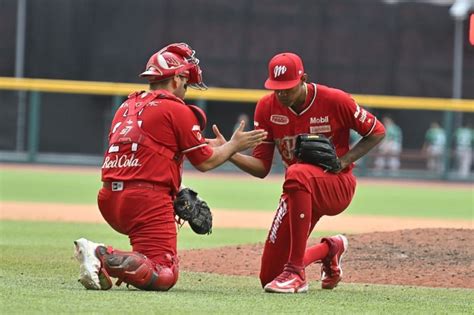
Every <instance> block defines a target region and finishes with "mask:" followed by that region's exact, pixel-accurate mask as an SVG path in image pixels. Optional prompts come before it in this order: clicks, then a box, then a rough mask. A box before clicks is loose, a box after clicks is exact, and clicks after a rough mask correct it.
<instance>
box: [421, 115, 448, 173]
mask: <svg viewBox="0 0 474 315" xmlns="http://www.w3.org/2000/svg"><path fill="white" fill-rule="evenodd" d="M445 146H446V133H445V132H444V129H443V128H441V126H440V125H439V123H438V122H437V121H433V122H432V123H431V125H430V128H429V129H428V130H427V131H426V134H425V143H424V144H423V152H424V153H425V154H426V157H427V164H426V166H427V168H428V170H430V171H434V172H437V173H441V172H443V170H444V161H443V153H444V149H445Z"/></svg>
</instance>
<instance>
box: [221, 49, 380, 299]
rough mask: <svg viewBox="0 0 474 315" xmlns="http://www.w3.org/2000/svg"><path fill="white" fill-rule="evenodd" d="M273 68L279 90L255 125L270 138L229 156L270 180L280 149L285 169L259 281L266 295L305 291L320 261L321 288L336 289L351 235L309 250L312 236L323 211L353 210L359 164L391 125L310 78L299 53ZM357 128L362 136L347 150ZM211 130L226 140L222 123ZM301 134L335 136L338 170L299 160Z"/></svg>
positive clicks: (276, 60)
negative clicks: (307, 269)
mask: <svg viewBox="0 0 474 315" xmlns="http://www.w3.org/2000/svg"><path fill="white" fill-rule="evenodd" d="M268 73H269V75H268V79H267V80H266V82H265V88H267V89H270V90H273V91H274V92H273V93H271V94H269V95H266V96H264V97H263V98H262V99H260V101H259V102H258V103H257V106H256V109H255V117H254V120H255V122H254V124H255V128H256V129H257V130H266V131H267V132H268V137H267V138H266V139H265V141H264V142H263V143H262V144H260V145H258V146H257V147H256V148H255V150H254V151H253V155H252V156H247V155H243V154H240V153H238V154H235V155H234V156H232V158H231V159H230V160H231V161H232V162H233V163H234V164H235V165H237V166H238V167H239V168H240V169H242V170H243V171H245V172H247V173H249V174H251V175H253V176H256V177H260V178H264V177H265V176H266V175H267V174H268V173H269V171H270V168H271V165H272V160H273V152H274V148H275V146H276V147H277V148H278V151H279V152H280V154H281V157H282V160H283V163H284V164H285V166H286V172H285V182H284V183H283V192H282V195H281V198H280V202H279V205H278V209H277V211H276V214H275V217H274V220H273V224H272V226H271V228H270V231H269V233H268V237H267V240H266V243H265V248H264V251H263V256H262V261H261V270H260V281H261V284H262V286H263V287H264V289H265V291H266V292H279V293H300V292H306V291H307V290H308V284H307V279H306V275H305V267H306V266H308V265H309V264H312V263H314V262H322V269H321V281H322V288H323V289H333V288H334V287H335V286H336V285H337V284H338V282H339V281H340V280H341V276H342V268H341V258H342V256H343V254H344V252H345V251H346V250H347V246H348V241H347V238H346V237H345V236H343V235H336V236H332V237H326V238H323V239H322V241H321V243H320V244H317V245H315V246H313V247H309V248H307V247H306V244H307V239H308V237H309V235H310V234H311V232H312V230H313V228H314V226H315V225H316V223H317V222H318V220H319V219H320V218H321V217H322V216H323V215H330V216H333V215H337V214H339V213H341V212H342V211H344V209H346V208H347V207H348V205H349V203H350V202H351V200H352V197H353V195H354V191H355V187H356V179H355V177H354V175H353V174H352V168H353V166H354V164H353V163H354V162H355V161H356V160H357V159H359V158H360V157H362V156H363V155H365V154H366V153H367V152H369V150H371V149H372V148H373V147H374V146H375V145H376V144H377V143H379V142H380V141H381V140H382V139H383V137H384V134H385V129H384V127H383V125H382V124H381V123H380V122H379V121H378V120H377V118H376V117H375V116H373V115H372V114H371V113H369V112H368V111H366V110H365V109H363V108H362V107H360V106H359V105H358V104H357V103H356V102H355V101H354V100H353V99H352V98H351V97H350V95H348V94H347V93H345V92H343V91H341V90H338V89H334V88H330V87H327V86H324V85H321V84H315V83H310V82H308V75H307V74H306V73H305V71H304V68H303V62H302V60H301V59H300V57H299V56H297V55H296V54H293V53H281V54H278V55H276V56H274V57H273V58H272V59H271V61H270V63H269V67H268ZM351 129H353V130H355V131H356V132H358V133H359V134H360V135H361V136H362V139H361V140H360V141H359V142H358V144H357V145H355V146H354V147H353V148H352V149H349V132H350V130H351ZM213 130H214V133H215V134H216V136H217V137H216V140H219V141H221V143H223V142H224V141H225V139H224V138H223V137H222V135H221V134H220V132H219V130H218V128H217V127H216V126H213ZM299 134H319V135H324V136H326V137H328V138H329V139H331V140H332V143H333V144H334V146H335V149H336V153H337V156H338V157H339V158H337V157H336V159H338V160H339V162H338V163H340V164H339V165H340V168H339V169H337V170H335V171H332V172H328V171H326V170H325V169H324V168H323V167H320V166H316V165H312V164H308V163H301V162H300V161H298V160H297V159H296V158H295V155H294V149H295V139H296V137H297V135H299Z"/></svg>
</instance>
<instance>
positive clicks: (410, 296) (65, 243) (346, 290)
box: [0, 221, 474, 314]
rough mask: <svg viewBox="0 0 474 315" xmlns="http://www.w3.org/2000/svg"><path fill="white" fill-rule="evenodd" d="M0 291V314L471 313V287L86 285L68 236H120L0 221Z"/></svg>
mask: <svg viewBox="0 0 474 315" xmlns="http://www.w3.org/2000/svg"><path fill="white" fill-rule="evenodd" d="M0 230H1V235H2V237H1V240H0V245H1V258H0V278H1V281H0V294H1V295H0V297H1V310H2V313H3V314H23V313H44V314H46V313H48V314H56V313H92V314H98V313H101V314H116V313H118V312H120V313H121V314H128V313H134V314H135V313H136V314H145V313H148V314H155V313H159V314H190V313H191V314H195V313H196V314H269V313H278V314H288V313H299V314H316V313H331V314H334V313H335V314H354V313H360V314H361V313H363V314H381V313H399V314H401V313H403V314H407V313H408V314H433V313H437V314H455V313H457V314H460V313H471V314H472V312H473V303H474V297H473V290H466V289H434V288H421V287H403V286H382V285H371V284H370V285H369V284H346V283H342V284H341V285H340V286H339V287H338V288H337V289H336V290H334V291H330V292H328V291H323V290H321V289H320V288H319V283H318V282H316V281H312V282H311V283H310V287H311V288H312V289H310V292H309V293H308V294H301V295H291V296H287V295H274V294H265V293H263V291H262V289H261V288H260V286H259V283H258V279H257V278H253V277H236V276H221V275H214V274H205V273H191V272H184V273H181V275H180V280H179V282H178V284H177V285H176V286H175V287H174V288H173V289H172V290H171V291H169V292H142V291H138V290H131V291H129V290H128V289H127V288H126V287H125V286H123V285H122V286H121V287H119V288H114V289H113V290H109V291H102V292H100V291H99V292H98V291H86V290H84V289H83V287H82V286H81V285H80V284H79V283H78V282H77V281H76V280H77V275H78V264H77V262H76V261H75V260H73V259H72V253H73V244H72V241H73V240H74V239H76V238H78V237H80V236H83V235H87V236H88V237H89V238H91V239H94V240H101V241H104V242H106V243H112V244H114V245H116V246H117V247H122V248H125V247H126V246H127V242H126V239H125V238H124V237H122V236H120V235H118V234H117V233H115V232H113V231H112V230H111V229H110V228H108V227H107V226H105V225H97V224H72V223H45V222H8V221H3V222H1V223H0ZM264 234H265V232H264V231H259V230H245V231H242V230H235V229H232V230H220V229H218V230H216V231H214V233H213V234H212V237H206V238H205V241H203V237H202V236H197V235H194V234H192V232H190V230H189V229H187V230H183V232H182V233H180V239H179V242H180V244H181V246H180V248H181V249H184V248H202V247H212V246H222V245H230V244H239V243H250V242H257V241H261V240H262V239H263V238H264Z"/></svg>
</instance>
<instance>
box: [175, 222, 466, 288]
mask: <svg viewBox="0 0 474 315" xmlns="http://www.w3.org/2000/svg"><path fill="white" fill-rule="evenodd" d="M473 232H474V231H473V230H472V229H413V230H401V231H395V232H375V233H366V234H355V235H347V236H348V239H349V249H348V251H347V254H346V255H345V256H344V261H343V263H344V264H343V267H344V280H343V281H344V282H346V283H377V284H397V285H413V286H428V287H445V288H474V268H473V267H474V263H473V262H474V247H473V246H472V244H474V233H473ZM319 241H320V240H319V239H311V240H310V241H309V245H312V244H316V243H318V242H319ZM262 249H263V244H262V243H260V244H254V245H240V246H227V247H220V248H214V249H205V250H187V251H181V253H180V258H181V263H180V267H181V268H180V269H181V270H185V271H195V272H210V273H217V274H225V275H243V276H255V277H258V274H259V268H260V256H261V253H262ZM319 273H320V265H319V264H313V265H311V266H309V267H308V268H306V275H307V277H308V279H310V280H319Z"/></svg>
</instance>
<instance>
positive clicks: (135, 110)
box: [109, 92, 182, 161]
mask: <svg viewBox="0 0 474 315" xmlns="http://www.w3.org/2000/svg"><path fill="white" fill-rule="evenodd" d="M143 96H145V97H143ZM156 98H167V96H164V95H163V94H158V95H157V93H146V94H143V93H142V92H136V93H132V94H131V95H130V96H129V98H128V100H127V101H126V104H127V106H128V107H127V109H126V110H125V112H124V114H123V117H122V121H120V122H118V123H116V124H115V126H114V128H113V130H112V135H111V137H110V140H109V152H110V151H111V150H113V148H114V147H117V148H118V147H119V145H123V144H131V151H132V152H134V151H137V150H138V146H144V147H147V148H148V149H150V150H152V151H155V152H156V153H158V154H160V155H164V156H166V157H167V158H169V159H172V160H176V161H181V160H182V154H181V153H179V152H174V151H172V150H171V149H169V148H167V147H165V146H163V145H161V144H159V143H158V142H156V141H155V140H154V139H153V137H152V136H151V135H149V134H148V133H147V132H145V131H144V130H143V129H142V128H141V124H142V121H141V120H139V116H140V115H141V114H142V112H143V111H144V110H145V109H146V108H147V107H146V106H147V105H148V104H149V103H150V102H152V101H153V100H155V99H156ZM173 100H174V99H173Z"/></svg>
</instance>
